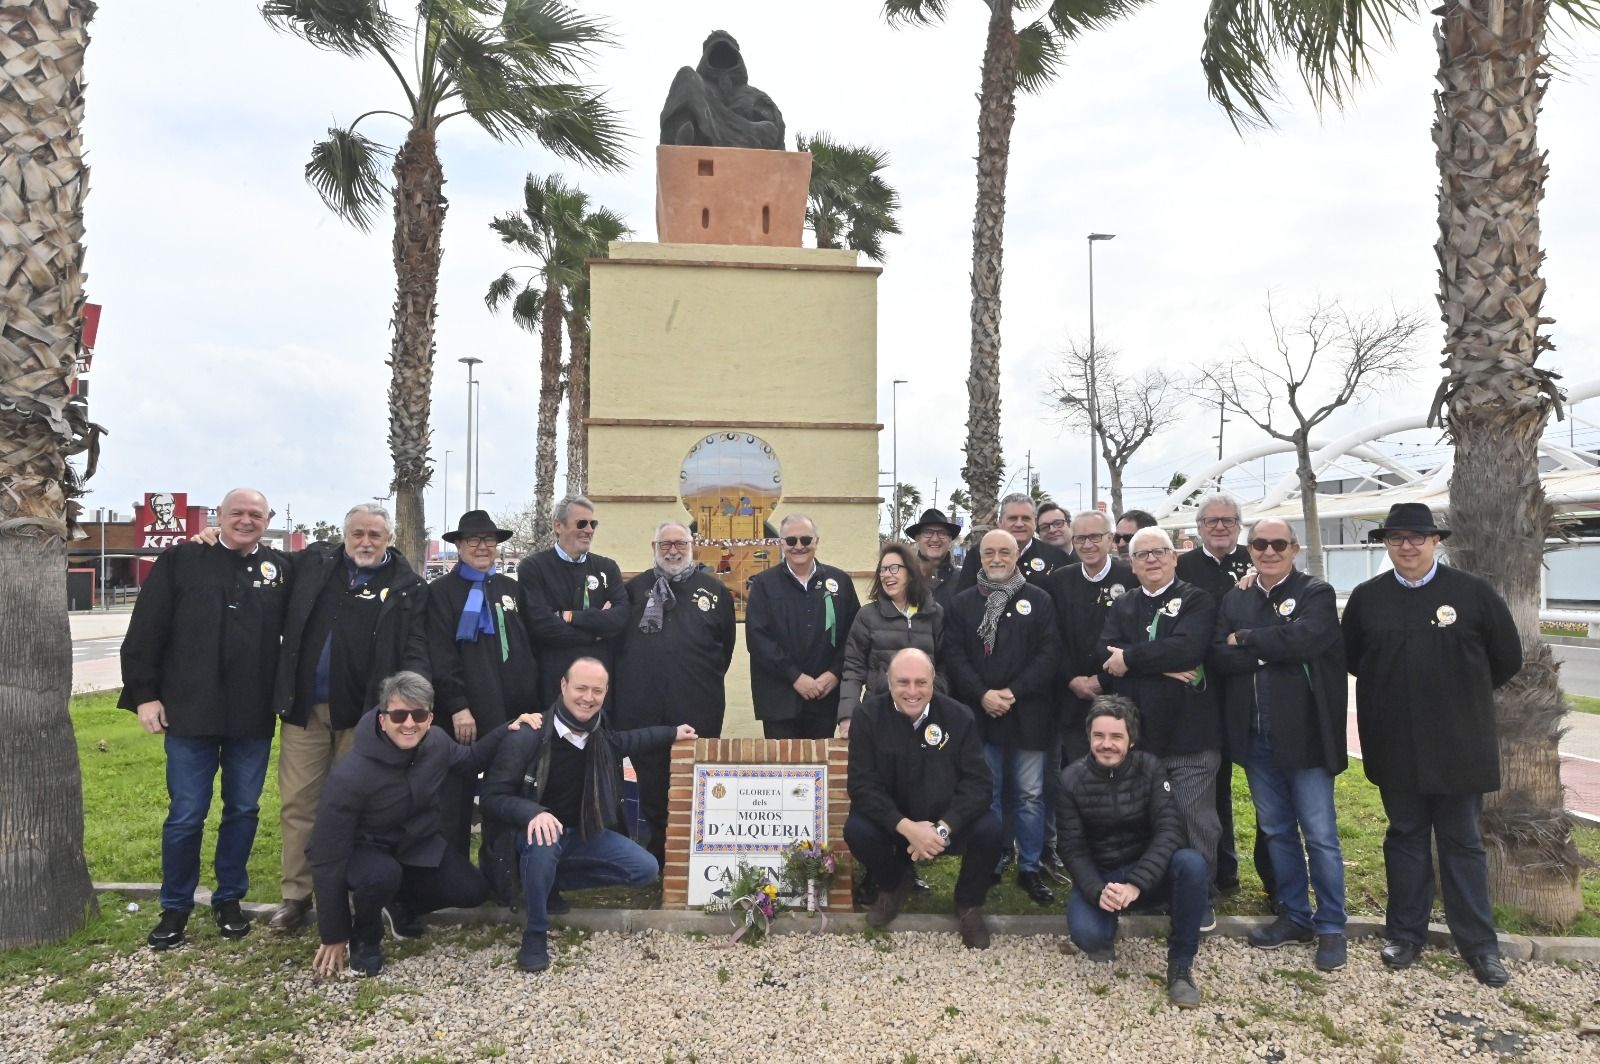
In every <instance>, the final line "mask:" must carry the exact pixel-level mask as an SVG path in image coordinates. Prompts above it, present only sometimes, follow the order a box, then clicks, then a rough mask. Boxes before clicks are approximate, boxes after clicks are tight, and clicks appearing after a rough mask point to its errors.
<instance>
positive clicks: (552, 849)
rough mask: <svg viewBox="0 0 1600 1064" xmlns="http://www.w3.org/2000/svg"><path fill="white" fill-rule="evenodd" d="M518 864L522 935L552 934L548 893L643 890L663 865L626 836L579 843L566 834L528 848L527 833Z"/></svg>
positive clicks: (607, 834)
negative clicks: (621, 888)
mask: <svg viewBox="0 0 1600 1064" xmlns="http://www.w3.org/2000/svg"><path fill="white" fill-rule="evenodd" d="M517 859H518V861H519V862H520V863H521V865H522V895H523V900H524V902H525V903H526V905H527V914H528V922H527V924H526V925H525V928H524V930H526V931H537V932H545V931H548V930H550V914H549V913H548V912H547V911H546V909H545V903H546V902H547V901H548V900H549V898H550V892H551V891H552V890H557V889H560V890H583V889H584V888H586V887H614V886H626V887H642V886H644V885H645V884H647V883H654V882H655V881H656V879H657V878H658V877H659V876H660V875H661V866H660V865H658V864H656V859H655V858H654V857H651V856H650V852H649V851H648V850H646V849H645V848H644V847H643V846H640V845H639V844H638V843H636V842H634V841H633V840H632V839H630V838H628V837H627V836H626V835H620V834H618V833H617V832H615V831H610V830H607V831H602V832H600V833H599V834H598V835H596V836H595V837H594V838H592V839H589V840H588V841H583V840H580V839H579V838H578V832H577V831H576V830H574V829H568V830H566V831H563V832H562V833H561V837H560V838H558V839H557V840H556V841H555V842H554V843H552V844H550V845H548V846H547V845H545V844H544V843H541V842H534V843H533V844H532V845H529V843H528V829H527V826H526V825H524V826H523V827H522V828H520V829H519V830H518V831H517Z"/></svg>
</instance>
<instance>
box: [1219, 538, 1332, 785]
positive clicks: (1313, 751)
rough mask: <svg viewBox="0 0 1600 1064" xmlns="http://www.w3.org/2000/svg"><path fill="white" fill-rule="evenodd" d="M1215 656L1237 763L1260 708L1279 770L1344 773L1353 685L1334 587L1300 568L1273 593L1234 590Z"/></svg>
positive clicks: (1225, 603)
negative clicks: (1230, 642)
mask: <svg viewBox="0 0 1600 1064" xmlns="http://www.w3.org/2000/svg"><path fill="white" fill-rule="evenodd" d="M1230 634H1232V635H1235V636H1236V637H1237V639H1238V643H1239V645H1238V646H1229V645H1228V636H1229V635H1230ZM1210 661H1211V667H1212V670H1213V673H1214V679H1215V680H1216V681H1217V682H1219V683H1220V684H1221V685H1222V688H1223V715H1224V723H1225V726H1226V730H1227V742H1228V745H1227V749H1228V752H1229V754H1230V756H1231V759H1232V760H1234V761H1239V762H1242V761H1243V760H1244V757H1245V753H1246V752H1247V751H1248V750H1249V748H1250V747H1249V743H1250V729H1251V726H1252V721H1253V720H1254V717H1255V715H1256V714H1257V713H1260V714H1261V717H1262V719H1263V720H1264V721H1265V723H1266V734H1267V736H1268V737H1269V738H1270V739H1271V742H1272V761H1273V763H1274V764H1275V765H1277V766H1278V767H1279V768H1282V769H1289V770H1293V769H1303V768H1325V769H1327V770H1328V771H1329V772H1331V773H1333V774H1334V775H1338V774H1339V773H1341V772H1343V771H1344V770H1345V766H1346V765H1347V764H1348V760H1347V758H1346V756H1345V746H1346V743H1345V727H1346V723H1347V722H1346V720H1345V714H1346V712H1347V710H1348V703H1349V683H1348V681H1347V679H1346V677H1345V669H1344V637H1343V636H1342V635H1341V634H1340V632H1339V606H1338V602H1337V600H1336V598H1335V596H1334V592H1333V588H1332V587H1329V586H1328V585H1327V584H1326V583H1324V582H1323V581H1321V580H1318V579H1317V578H1316V577H1314V576H1308V575H1307V574H1305V573H1302V572H1300V571H1299V570H1298V569H1296V570H1293V571H1291V572H1290V573H1289V575H1288V576H1285V577H1284V578H1283V580H1282V581H1280V582H1279V583H1278V585H1277V586H1276V587H1274V588H1273V589H1272V591H1271V592H1270V593H1263V592H1262V591H1261V589H1260V587H1259V586H1256V587H1252V588H1248V589H1246V590H1243V591H1241V590H1239V589H1237V588H1235V589H1234V590H1233V591H1232V592H1230V593H1229V594H1228V595H1226V596H1225V597H1224V598H1223V600H1222V604H1221V606H1219V607H1218V608H1217V627H1216V631H1215V633H1214V638H1213V642H1212V646H1211V658H1210Z"/></svg>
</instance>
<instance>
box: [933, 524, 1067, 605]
mask: <svg viewBox="0 0 1600 1064" xmlns="http://www.w3.org/2000/svg"><path fill="white" fill-rule="evenodd" d="M1072 560H1073V559H1072V555H1070V554H1068V553H1067V552H1066V551H1064V550H1062V549H1061V548H1060V547H1054V546H1051V545H1050V544H1048V543H1046V542H1045V541H1044V540H1042V539H1040V538H1039V537H1038V536H1034V537H1033V538H1032V539H1030V540H1028V545H1027V546H1026V547H1024V548H1023V549H1022V556H1021V557H1019V558H1018V559H1017V571H1018V572H1020V573H1021V574H1022V578H1023V579H1024V580H1026V581H1027V582H1028V583H1030V584H1038V583H1042V582H1043V580H1044V578H1045V577H1047V576H1049V575H1050V574H1051V573H1053V572H1055V571H1056V570H1057V569H1065V568H1066V567H1067V566H1069V565H1071V564H1072ZM981 566H982V561H981V559H979V557H978V544H977V543H974V544H973V545H972V546H971V548H969V549H968V550H967V556H966V558H965V559H963V560H962V562H961V575H960V577H958V578H957V579H956V594H958V595H959V594H960V593H961V592H963V591H965V590H966V589H967V588H969V587H976V586H978V570H979V568H981Z"/></svg>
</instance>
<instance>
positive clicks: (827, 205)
mask: <svg viewBox="0 0 1600 1064" xmlns="http://www.w3.org/2000/svg"><path fill="white" fill-rule="evenodd" d="M796 143H797V145H798V146H799V148H800V150H802V151H809V152H810V153H811V188H810V190H809V192H808V195H807V200H808V202H807V209H806V222H807V224H808V225H810V226H811V231H812V232H813V233H815V234H816V235H817V246H818V247H837V246H839V241H840V240H841V239H843V240H844V242H845V245H846V246H847V247H850V248H852V249H854V250H856V251H859V252H862V253H863V254H865V255H868V256H870V257H871V258H873V259H874V260H876V261H879V262H882V261H883V259H884V248H883V236H884V235H885V234H890V233H894V234H898V233H899V232H900V225H899V222H898V221H896V219H895V214H896V212H897V211H898V210H899V209H900V195H899V193H897V192H896V191H895V190H894V188H893V187H892V186H890V185H889V183H888V182H886V181H885V180H884V179H883V177H882V175H881V171H882V170H884V169H885V168H886V167H887V166H888V165H889V156H888V153H887V152H883V151H880V150H878V149H876V148H871V147H867V146H863V145H856V144H842V143H838V142H836V141H834V140H833V139H832V138H831V137H830V136H829V135H828V134H827V133H817V134H814V135H812V136H810V137H807V136H805V135H804V134H801V135H799V136H798V137H797V138H796Z"/></svg>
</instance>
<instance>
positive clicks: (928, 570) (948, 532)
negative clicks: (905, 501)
mask: <svg viewBox="0 0 1600 1064" xmlns="http://www.w3.org/2000/svg"><path fill="white" fill-rule="evenodd" d="M905 532H906V538H907V539H909V540H911V541H912V542H913V543H915V544H916V545H917V561H919V562H920V563H921V564H922V576H923V578H924V579H926V580H927V581H928V590H930V591H932V592H933V601H935V602H937V603H938V604H939V605H940V606H943V607H944V609H945V612H946V613H948V612H949V610H950V602H951V600H952V599H954V598H955V594H956V579H957V577H958V576H959V575H960V573H959V572H958V571H957V569H956V567H955V559H954V558H953V557H952V556H951V553H950V548H951V547H952V546H954V544H955V541H956V537H957V536H959V535H961V526H960V525H958V524H956V523H955V522H954V521H952V520H950V519H949V518H948V517H946V516H945V515H944V511H943V510H937V509H928V510H924V511H922V516H921V517H919V518H917V523H916V524H914V525H907V526H906V529H905Z"/></svg>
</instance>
